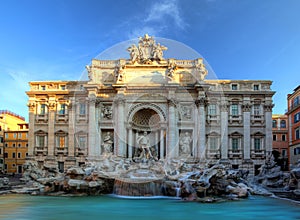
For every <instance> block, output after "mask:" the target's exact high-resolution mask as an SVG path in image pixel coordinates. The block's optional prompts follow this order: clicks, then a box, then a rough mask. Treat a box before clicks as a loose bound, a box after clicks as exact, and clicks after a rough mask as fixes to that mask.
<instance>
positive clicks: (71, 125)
mask: <svg viewBox="0 0 300 220" xmlns="http://www.w3.org/2000/svg"><path fill="white" fill-rule="evenodd" d="M68 110H69V113H68V115H69V135H68V137H69V142H68V157H70V158H74V156H75V140H74V133H75V131H74V126H75V124H74V123H75V101H74V98H70V103H69V106H68Z"/></svg>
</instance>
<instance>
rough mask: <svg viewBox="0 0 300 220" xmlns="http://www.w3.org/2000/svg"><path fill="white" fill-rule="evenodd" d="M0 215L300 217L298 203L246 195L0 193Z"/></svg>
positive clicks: (156, 219) (144, 219)
mask: <svg viewBox="0 0 300 220" xmlns="http://www.w3.org/2000/svg"><path fill="white" fill-rule="evenodd" d="M0 219H10V220H13V219H18V220H22V219H24V220H25V219H30V220H34V219H71V220H77V219H80V220H90V219H110V220H113V219H122V220H126V219H130V220H134V219H139V220H148V219H154V220H159V219H175V220H176V219H180V220H184V219H194V220H195V219H201V220H205V219H219V220H221V219H222V220H223V219H231V220H232V219H239V220H242V219H255V220H258V219H264V220H267V219H285V220H291V219H300V204H298V203H294V202H291V201H286V200H281V199H275V198H269V197H256V196H253V197H250V198H248V199H245V200H241V201H232V202H221V203H210V204H207V203H206V204H204V203H196V202H184V201H180V200H174V199H142V200H138V199H124V198H123V199H121V198H115V197H111V196H99V197H47V196H30V195H2V196H0Z"/></svg>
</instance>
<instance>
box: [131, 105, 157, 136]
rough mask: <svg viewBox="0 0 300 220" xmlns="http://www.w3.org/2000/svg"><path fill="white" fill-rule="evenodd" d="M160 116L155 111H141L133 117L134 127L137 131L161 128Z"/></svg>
mask: <svg viewBox="0 0 300 220" xmlns="http://www.w3.org/2000/svg"><path fill="white" fill-rule="evenodd" d="M159 122H160V116H159V114H158V113H157V112H156V111H154V110H153V109H150V108H148V109H140V110H139V111H137V112H136V113H135V114H134V115H133V117H132V126H133V128H134V129H136V130H137V131H148V132H149V131H153V130H156V129H158V128H159Z"/></svg>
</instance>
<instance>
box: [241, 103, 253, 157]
mask: <svg viewBox="0 0 300 220" xmlns="http://www.w3.org/2000/svg"><path fill="white" fill-rule="evenodd" d="M242 107H243V122H244V123H243V126H244V127H243V129H244V159H245V160H248V159H250V149H251V146H250V145H251V139H250V117H251V115H250V112H251V105H250V104H249V103H245V104H243V106H242Z"/></svg>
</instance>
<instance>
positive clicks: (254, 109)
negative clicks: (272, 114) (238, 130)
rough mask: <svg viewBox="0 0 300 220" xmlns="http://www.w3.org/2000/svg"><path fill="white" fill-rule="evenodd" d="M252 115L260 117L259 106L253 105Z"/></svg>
mask: <svg viewBox="0 0 300 220" xmlns="http://www.w3.org/2000/svg"><path fill="white" fill-rule="evenodd" d="M253 114H254V115H260V105H254V106H253Z"/></svg>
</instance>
